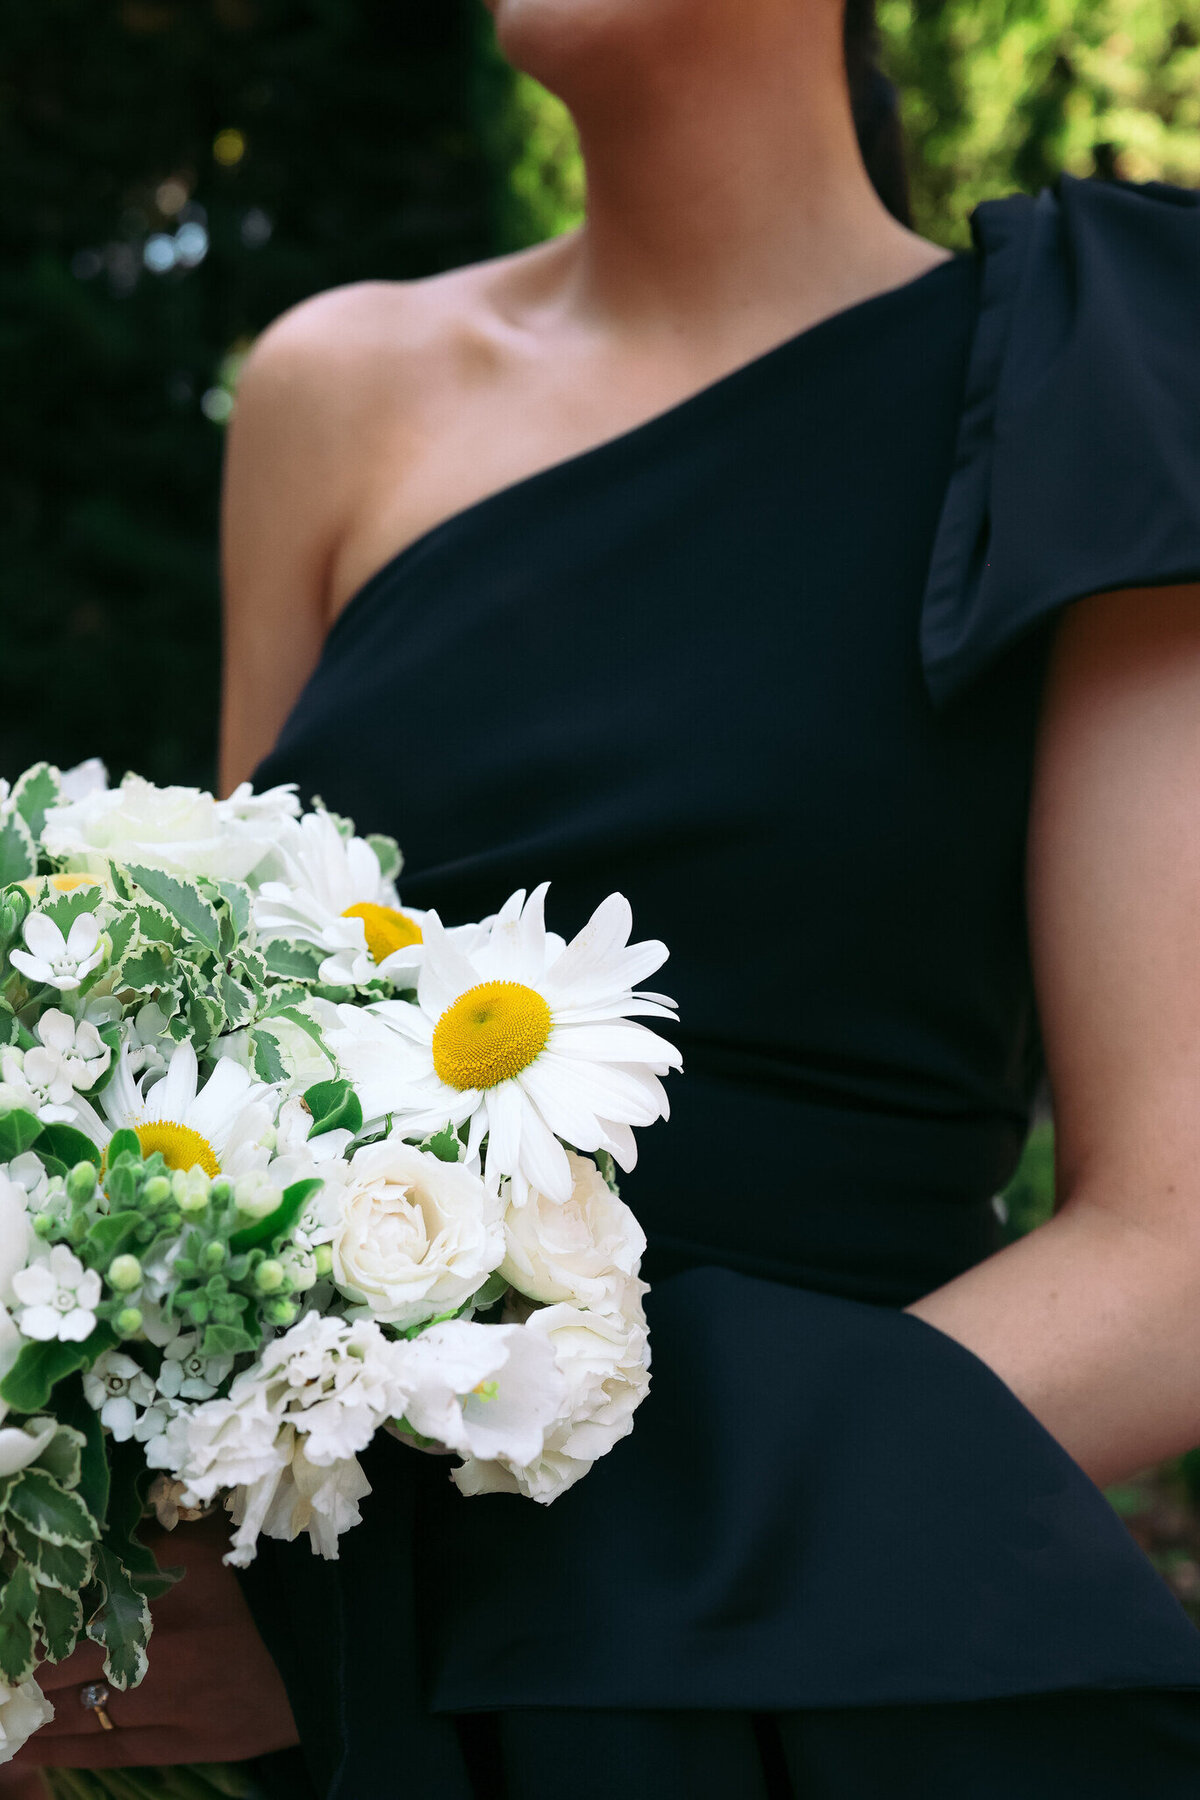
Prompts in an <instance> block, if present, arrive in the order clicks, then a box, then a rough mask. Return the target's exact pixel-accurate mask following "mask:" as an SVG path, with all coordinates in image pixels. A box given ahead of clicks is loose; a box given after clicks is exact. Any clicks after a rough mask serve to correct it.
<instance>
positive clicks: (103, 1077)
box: [0, 764, 679, 1762]
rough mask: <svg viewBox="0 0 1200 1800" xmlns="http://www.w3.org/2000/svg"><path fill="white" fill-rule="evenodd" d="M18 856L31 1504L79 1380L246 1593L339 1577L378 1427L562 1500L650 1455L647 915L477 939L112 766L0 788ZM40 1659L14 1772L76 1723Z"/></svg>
mask: <svg viewBox="0 0 1200 1800" xmlns="http://www.w3.org/2000/svg"><path fill="white" fill-rule="evenodd" d="M0 835H2V836H3V839H4V846H5V854H6V866H7V867H8V868H9V869H10V870H12V869H13V868H16V869H17V870H18V871H20V870H21V867H22V859H24V872H23V873H20V876H19V879H17V880H15V881H11V882H10V883H9V885H7V886H5V887H0V1482H2V1481H3V1480H7V1479H8V1478H13V1479H20V1480H24V1481H26V1482H29V1483H40V1484H42V1487H44V1486H45V1483H46V1482H49V1483H50V1484H51V1485H52V1487H53V1485H54V1484H55V1483H57V1484H58V1485H59V1486H61V1485H62V1483H63V1482H67V1483H68V1484H69V1482H70V1480H71V1479H72V1477H71V1475H70V1471H71V1470H72V1469H73V1468H74V1467H75V1460H76V1459H75V1457H74V1454H73V1453H72V1454H68V1453H67V1451H68V1440H64V1439H63V1438H62V1437H61V1435H59V1436H56V1434H60V1433H61V1429H62V1428H61V1427H60V1426H59V1424H58V1422H57V1421H56V1418H55V1406H56V1393H55V1391H54V1386H55V1382H56V1381H57V1380H59V1379H62V1380H69V1381H71V1382H73V1383H75V1384H78V1382H79V1381H80V1380H82V1390H83V1396H84V1398H85V1400H86V1402H87V1403H88V1405H89V1406H90V1407H91V1408H92V1409H93V1410H94V1412H95V1413H96V1414H97V1415H98V1418H99V1423H100V1426H101V1428H102V1430H103V1433H104V1437H105V1440H106V1441H109V1440H111V1441H112V1442H113V1443H117V1444H125V1445H137V1446H139V1447H140V1454H141V1455H142V1456H143V1457H144V1460H145V1464H146V1466H147V1468H148V1469H151V1470H155V1471H158V1475H157V1477H156V1480H155V1484H154V1494H155V1503H156V1505H157V1506H158V1507H159V1508H160V1516H162V1517H164V1518H165V1519H167V1520H168V1522H170V1523H172V1524H173V1523H174V1522H175V1521H176V1520H177V1519H180V1518H187V1517H189V1516H194V1514H195V1512H196V1511H197V1510H200V1509H204V1508H207V1507H209V1506H211V1505H213V1504H218V1503H220V1502H221V1501H222V1500H223V1499H224V1500H225V1501H226V1503H227V1504H228V1507H229V1510H230V1512H231V1513H232V1517H233V1523H234V1530H233V1535H232V1540H231V1550H230V1556H229V1560H230V1561H233V1562H236V1563H238V1564H240V1565H244V1564H246V1563H248V1562H249V1561H250V1560H251V1559H252V1558H253V1556H254V1553H255V1544H256V1542H257V1539H258V1537H259V1536H260V1535H263V1534H265V1535H267V1536H270V1537H278V1538H294V1537H297V1536H298V1535H301V1534H307V1536H308V1537H309V1538H310V1540H311V1543H312V1546H313V1548H314V1550H316V1551H317V1552H318V1553H320V1554H321V1555H324V1556H335V1555H336V1554H337V1544H338V1539H339V1537H340V1535H341V1533H342V1532H344V1531H346V1530H348V1529H349V1528H350V1527H351V1526H352V1525H353V1524H354V1523H356V1522H357V1520H358V1518H359V1516H360V1512H359V1509H360V1503H361V1502H362V1500H363V1499H364V1497H365V1496H366V1494H367V1493H368V1492H369V1489H368V1485H367V1482H366V1478H365V1476H364V1474H363V1471H362V1468H361V1466H360V1464H359V1461H358V1457H359V1454H360V1453H361V1452H362V1451H363V1450H364V1449H365V1448H366V1446H367V1445H368V1444H369V1443H370V1441H371V1439H372V1437H373V1436H374V1435H375V1433H376V1432H377V1431H380V1430H388V1431H390V1432H392V1433H393V1434H395V1435H397V1436H399V1437H400V1438H402V1439H404V1440H406V1441H408V1442H410V1443H413V1444H415V1445H417V1446H418V1447H420V1448H424V1449H435V1450H439V1451H443V1452H449V1453H451V1455H452V1456H453V1458H454V1463H453V1467H452V1469H451V1477H452V1479H453V1481H454V1482H455V1483H456V1485H457V1486H458V1488H459V1489H461V1490H462V1492H463V1493H466V1494H484V1493H489V1492H497V1491H504V1492H515V1493H520V1494H523V1495H526V1496H529V1497H531V1498H533V1499H535V1500H537V1501H540V1502H542V1503H546V1502H548V1501H550V1500H553V1499H554V1498H555V1497H556V1495H558V1494H560V1493H562V1492H563V1491H564V1490H565V1489H566V1488H568V1487H569V1486H570V1485H571V1484H572V1483H573V1482H575V1481H577V1480H578V1479H579V1478H580V1477H581V1476H582V1475H583V1474H584V1473H585V1472H586V1471H587V1469H588V1468H590V1466H591V1464H592V1463H593V1462H594V1461H595V1460H596V1459H597V1458H598V1457H599V1456H602V1455H604V1454H605V1453H606V1452H607V1451H608V1450H609V1449H610V1448H611V1447H612V1446H613V1444H615V1443H616V1442H617V1440H618V1439H619V1438H621V1437H623V1436H624V1435H625V1434H626V1433H627V1432H628V1431H629V1430H630V1429H631V1426H632V1422H633V1416H634V1412H635V1410H636V1408H637V1406H638V1404H639V1403H640V1401H641V1400H642V1398H643V1397H644V1395H645V1393H646V1389H647V1385H648V1381H649V1373H648V1370H649V1340H648V1335H647V1330H646V1321H645V1315H644V1311H643V1299H644V1295H645V1293H646V1285H645V1283H644V1282H643V1281H642V1280H641V1279H640V1275H639V1270H640V1265H641V1258H642V1255H643V1253H644V1250H645V1238H644V1236H643V1234H642V1231H641V1229H640V1227H639V1225H638V1223H637V1220H636V1219H635V1218H634V1216H633V1214H632V1212H631V1211H630V1210H629V1208H628V1206H626V1205H625V1204H624V1202H623V1201H622V1200H621V1199H620V1198H619V1197H618V1196H617V1194H616V1192H615V1189H614V1188H613V1186H612V1185H611V1176H612V1173H613V1169H614V1165H620V1167H621V1168H623V1169H630V1168H632V1167H633V1165H634V1162H635V1158H636V1146H635V1141H634V1131H635V1129H636V1128H637V1127H638V1126H641V1125H647V1124H650V1123H651V1122H653V1121H654V1120H655V1119H657V1118H660V1117H665V1116H666V1112H667V1101H666V1095H665V1092H664V1089H663V1084H662V1078H663V1077H664V1076H665V1075H666V1074H667V1073H668V1072H669V1071H670V1070H671V1069H674V1068H677V1067H678V1066H679V1056H678V1053H677V1051H676V1050H675V1049H674V1048H673V1046H672V1045H671V1044H670V1043H669V1042H667V1041H666V1040H665V1039H664V1038H662V1037H660V1036H658V1035H657V1034H656V1032H655V1031H654V1030H652V1029H650V1027H649V1026H647V1025H646V1024H644V1023H642V1022H640V1021H641V1020H643V1019H649V1020H651V1021H654V1022H656V1023H657V1022H659V1021H666V1022H669V1021H671V1020H672V1019H673V1018H674V1008H673V1004H672V1003H671V1002H670V1001H669V1000H666V999H664V998H663V997H662V996H661V995H658V994H654V993H648V992H645V991H642V990H641V989H640V988H639V987H638V985H637V984H638V983H640V982H641V981H643V980H644V979H645V978H646V977H647V976H648V975H650V974H651V973H652V972H653V971H654V970H655V969H656V968H658V966H659V965H660V964H661V962H662V961H663V959H664V957H665V955H666V951H665V948H664V946H663V945H662V944H659V943H640V944H639V943H631V942H630V941H629V940H630V933H631V926H632V920H631V916H630V911H629V907H628V905H627V903H626V902H625V901H624V900H623V899H622V898H621V897H620V896H619V895H613V896H610V898H609V899H608V900H606V901H605V902H604V903H603V904H602V905H601V906H600V907H598V908H597V910H596V912H595V913H594V914H593V916H592V918H591V919H590V920H589V921H588V923H587V924H586V925H585V927H584V928H583V930H582V931H581V932H579V934H578V935H577V936H576V937H575V938H574V939H573V940H572V941H571V942H569V943H568V942H567V941H566V940H564V939H563V938H562V937H560V936H558V935H557V934H556V933H555V932H553V931H552V930H550V929H548V928H547V926H546V923H545V919H544V904H545V898H546V889H545V888H544V887H541V888H537V889H536V890H534V891H533V892H532V893H531V894H529V895H526V893H525V892H524V891H521V892H519V893H516V894H514V895H513V896H512V897H511V899H510V900H509V901H508V902H506V904H505V905H504V906H503V907H502V908H501V909H500V911H499V912H498V913H496V914H495V915H494V916H493V917H491V918H489V919H485V920H483V921H482V922H479V923H469V924H465V925H460V926H455V927H451V928H447V927H446V926H444V925H443V923H442V921H441V919H440V918H439V916H438V914H437V913H436V912H434V911H430V910H422V909H416V908H412V907H406V906H403V905H402V903H401V899H400V895H399V892H398V890H397V887H396V878H397V876H398V874H399V871H400V867H401V858H400V855H399V851H398V849H397V847H396V845H395V844H394V843H393V842H392V841H391V840H390V839H386V838H364V837H360V836H358V835H356V833H355V831H354V828H353V826H352V825H351V824H350V822H349V821H348V820H345V819H341V818H339V817H337V816H336V815H335V814H333V813H331V812H329V811H327V810H325V809H324V808H322V807H320V806H318V807H317V809H316V810H314V811H310V812H307V813H305V812H302V811H301V808H300V806H299V804H298V802H297V799H296V796H295V793H294V791H293V790H292V789H291V788H278V789H274V790H272V791H271V792H269V793H264V794H260V795H256V794H254V793H253V792H252V791H251V789H250V788H249V787H248V786H245V785H244V786H243V787H241V788H239V789H238V790H237V791H236V792H235V793H234V794H233V795H232V796H231V797H230V798H229V799H228V800H224V801H218V800H216V799H215V798H214V797H213V796H212V795H211V794H205V793H201V792H200V791H198V790H194V789H189V788H158V787H155V786H153V785H152V784H151V783H149V782H147V781H144V780H142V779H141V778H140V777H138V776H135V775H127V776H126V777H125V779H124V781H122V783H121V784H120V786H119V787H116V788H112V787H110V786H109V785H108V781H107V777H106V775H105V773H104V771H103V769H102V767H101V766H100V765H98V764H89V765H84V766H82V767H81V768H80V769H79V770H76V771H70V772H68V773H67V774H65V775H62V774H60V773H59V772H58V771H57V770H54V769H51V768H50V767H49V766H48V765H44V764H40V765H37V766H36V767H35V768H34V769H32V770H28V771H26V773H25V775H23V776H22V777H21V778H20V780H19V781H18V782H16V783H15V784H14V785H13V786H12V787H9V786H7V785H6V784H4V783H2V782H0ZM59 1370H61V1371H65V1373H64V1374H62V1375H59V1374H57V1373H56V1371H59ZM75 1392H76V1393H77V1386H76V1390H75ZM71 1403H72V1405H74V1404H76V1403H77V1402H76V1401H75V1399H74V1398H73V1399H72V1402H71ZM72 1416H74V1415H72ZM67 1430H68V1432H69V1433H70V1432H71V1431H72V1430H73V1427H68V1428H67ZM70 1441H77V1442H78V1441H81V1440H80V1437H79V1433H78V1432H74V1439H73V1440H70ZM43 1458H44V1459H45V1460H44V1462H43V1461H42V1460H40V1459H43ZM26 1470H29V1471H31V1472H30V1473H29V1474H28V1475H25V1474H24V1473H23V1472H24V1471H26ZM74 1478H75V1479H77V1478H78V1477H77V1476H76V1477H74ZM39 1491H41V1490H40V1489H39ZM63 1495H64V1498H63V1499H62V1503H61V1504H62V1518H63V1519H64V1520H66V1521H67V1524H68V1526H69V1528H70V1529H73V1530H76V1531H78V1530H80V1529H81V1528H82V1527H81V1526H80V1523H79V1521H80V1517H81V1513H80V1509H79V1507H78V1505H77V1504H76V1503H75V1502H73V1501H72V1499H71V1496H70V1495H69V1493H68V1492H67V1489H66V1488H64V1489H63ZM3 1508H4V1496H3V1493H2V1492H0V1551H4V1552H5V1555H6V1561H5V1562H4V1564H3V1565H0V1566H2V1567H5V1568H8V1567H12V1566H16V1567H18V1568H19V1567H20V1566H21V1562H20V1559H21V1556H22V1554H23V1552H22V1551H21V1549H20V1544H19V1543H18V1542H17V1541H16V1540H15V1539H14V1542H13V1543H12V1544H9V1543H8V1542H7V1540H6V1539H5V1537H4V1529H5V1528H4V1511H3ZM72 1521H73V1523H72ZM104 1524H105V1521H104V1520H102V1519H98V1520H96V1521H95V1526H96V1529H97V1530H100V1529H102V1528H103V1527H104ZM47 1528H48V1529H49V1527H47ZM55 1529H56V1530H57V1529H58V1527H55ZM60 1535H61V1533H60ZM22 1541H24V1540H22ZM77 1548H78V1551H79V1567H80V1568H81V1569H82V1568H84V1567H89V1566H90V1565H89V1563H88V1557H87V1546H86V1544H80V1545H78V1546H77ZM10 1550H12V1551H14V1554H13V1555H11V1556H9V1555H8V1551H10ZM62 1560H69V1559H60V1561H62ZM36 1586H37V1583H36V1581H35V1588H36ZM35 1600H36V1595H35ZM31 1604H33V1602H31ZM44 1625H45V1621H42V1626H44ZM39 1629H40V1628H39ZM122 1629H123V1630H127V1629H133V1627H132V1626H131V1625H130V1623H129V1621H128V1620H126V1621H124V1622H123V1624H122ZM41 1635H42V1637H43V1639H44V1640H46V1641H48V1639H49V1633H48V1631H47V1630H45V1629H42V1631H41ZM143 1648H144V1646H143ZM15 1654H16V1653H15V1651H14V1650H13V1649H12V1647H11V1646H8V1647H6V1645H5V1644H4V1643H0V1762H3V1761H4V1760H5V1759H6V1756H7V1755H8V1754H11V1749H9V1748H7V1747H6V1733H8V1734H9V1736H10V1737H11V1739H12V1741H13V1742H14V1743H15V1741H16V1738H17V1736H19V1725H18V1722H21V1721H29V1720H32V1721H33V1722H34V1724H36V1723H37V1722H39V1720H40V1716H41V1707H42V1704H43V1703H42V1702H41V1698H40V1695H38V1693H37V1689H36V1687H35V1686H34V1687H32V1688H31V1684H29V1683H28V1682H27V1681H26V1675H27V1670H26V1668H25V1667H24V1666H23V1665H21V1664H19V1662H18V1661H14V1660H13V1659H14V1657H15ZM6 1657H7V1658H8V1660H7V1661H6ZM10 1722H11V1724H12V1731H11V1732H10ZM30 1728H31V1729H32V1726H30Z"/></svg>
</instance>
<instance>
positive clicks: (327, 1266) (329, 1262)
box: [313, 1244, 333, 1275]
mask: <svg viewBox="0 0 1200 1800" xmlns="http://www.w3.org/2000/svg"><path fill="white" fill-rule="evenodd" d="M313 1256H314V1257H315V1258H316V1263H317V1274H318V1275H329V1274H332V1272H333V1246H332V1245H331V1244H317V1245H316V1246H315V1248H314V1250H313Z"/></svg>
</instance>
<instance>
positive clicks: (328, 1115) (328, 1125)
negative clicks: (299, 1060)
mask: <svg viewBox="0 0 1200 1800" xmlns="http://www.w3.org/2000/svg"><path fill="white" fill-rule="evenodd" d="M304 1104H305V1106H307V1108H308V1110H309V1112H310V1113H311V1114H312V1116H313V1122H312V1124H311V1125H310V1126H309V1130H308V1135H309V1137H310V1138H315V1137H324V1135H325V1133H326V1132H327V1131H349V1132H350V1133H352V1134H353V1133H354V1132H357V1131H361V1130H362V1122H363V1112H362V1102H361V1101H360V1099H359V1097H358V1095H357V1094H356V1093H355V1091H354V1089H353V1088H352V1087H351V1085H350V1083H349V1082H348V1081H346V1080H344V1079H342V1080H338V1081H318V1082H316V1083H315V1084H314V1085H313V1086H312V1087H310V1088H306V1089H305V1090H304Z"/></svg>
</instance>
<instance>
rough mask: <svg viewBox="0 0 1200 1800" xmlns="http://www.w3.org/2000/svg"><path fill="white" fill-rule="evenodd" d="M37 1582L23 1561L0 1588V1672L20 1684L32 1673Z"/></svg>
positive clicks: (5, 1677)
mask: <svg viewBox="0 0 1200 1800" xmlns="http://www.w3.org/2000/svg"><path fill="white" fill-rule="evenodd" d="M36 1604H37V1584H36V1582H35V1581H34V1579H33V1571H32V1569H30V1568H29V1566H28V1564H26V1563H18V1564H17V1566H16V1568H15V1569H14V1570H13V1572H12V1574H11V1575H10V1576H9V1577H8V1580H7V1581H6V1582H5V1583H4V1586H3V1587H2V1588H0V1675H2V1676H3V1677H4V1679H5V1681H7V1682H8V1684H9V1685H10V1687H19V1686H20V1684H21V1682H23V1681H28V1680H29V1677H30V1676H31V1675H32V1674H33V1665H34V1658H35V1652H36V1644H35V1642H34V1636H33V1615H34V1609H35V1607H36Z"/></svg>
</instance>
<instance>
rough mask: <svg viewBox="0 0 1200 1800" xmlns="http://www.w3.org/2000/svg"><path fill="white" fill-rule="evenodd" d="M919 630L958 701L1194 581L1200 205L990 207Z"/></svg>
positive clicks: (943, 685) (1058, 190)
mask: <svg viewBox="0 0 1200 1800" xmlns="http://www.w3.org/2000/svg"><path fill="white" fill-rule="evenodd" d="M971 229H972V234H973V237H974V241H975V244H976V245H977V247H978V249H979V251H980V254H981V257H982V291H981V294H980V301H979V319H978V324H977V327H976V332H975V339H974V344H973V348H972V352H971V361H970V366H969V369H968V375H967V387H966V393H965V396H964V404H963V412H962V422H961V427H960V431H959V436H958V442H957V445H956V450H955V467H954V473H953V476H952V477H951V480H950V483H949V486H948V488H947V492H946V500H945V505H944V507H943V510H942V515H941V518H940V521H939V524H938V531H937V536H936V539H935V541H934V547H933V554H932V557H931V561H930V571H929V581H928V584H927V587H926V591H925V598H924V609H923V616H922V624H921V643H922V652H923V656H924V660H925V668H926V675H927V679H928V682H929V688H930V692H931V694H932V696H933V698H934V699H935V701H937V702H938V703H944V702H946V701H948V700H950V699H952V698H953V697H954V696H955V695H957V694H958V693H959V691H960V690H961V689H962V688H963V687H964V686H965V685H966V684H968V683H970V682H971V681H972V680H973V679H974V678H975V677H976V676H977V675H978V674H979V673H980V672H981V671H983V670H984V669H985V668H986V667H987V666H988V665H989V664H990V663H991V662H992V661H993V660H994V659H995V658H996V657H997V656H998V655H1000V654H1001V653H1003V652H1004V651H1005V650H1006V649H1007V648H1008V647H1009V646H1010V645H1011V644H1012V643H1013V642H1014V641H1016V640H1017V639H1019V638H1020V637H1021V636H1022V634H1024V633H1025V632H1027V631H1029V630H1030V629H1031V628H1033V627H1034V626H1036V625H1037V624H1039V623H1040V622H1042V621H1043V620H1045V619H1046V618H1047V617H1049V616H1051V615H1053V613H1054V612H1055V611H1056V610H1057V609H1058V608H1060V607H1062V606H1064V605H1065V604H1067V603H1068V602H1070V601H1073V600H1078V599H1081V598H1083V597H1084V596H1086V595H1088V594H1094V593H1104V592H1108V591H1111V590H1113V589H1119V588H1126V587H1139V586H1146V587H1149V586H1158V585H1166V584H1170V583H1176V582H1189V581H1200V192H1196V191H1193V190H1192V189H1190V188H1179V187H1174V186H1172V185H1170V184H1169V183H1166V182H1157V181H1149V182H1141V183H1137V182H1121V181H1118V182H1098V181H1092V180H1087V181H1084V180H1079V179H1077V178H1076V177H1075V176H1072V175H1067V174H1063V175H1060V176H1059V177H1058V179H1057V180H1056V181H1055V183H1054V184H1053V186H1052V187H1050V188H1045V189H1043V190H1042V192H1041V193H1040V194H1038V195H1037V197H1036V198H1033V197H1032V196H1030V195H1027V194H1011V195H1008V196H1006V197H1005V198H1003V199H999V200H986V201H984V202H983V203H982V205H980V206H978V207H976V209H975V211H974V213H973V214H972V217H971Z"/></svg>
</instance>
